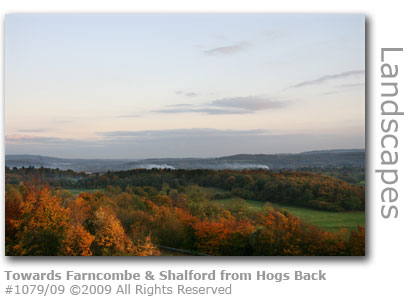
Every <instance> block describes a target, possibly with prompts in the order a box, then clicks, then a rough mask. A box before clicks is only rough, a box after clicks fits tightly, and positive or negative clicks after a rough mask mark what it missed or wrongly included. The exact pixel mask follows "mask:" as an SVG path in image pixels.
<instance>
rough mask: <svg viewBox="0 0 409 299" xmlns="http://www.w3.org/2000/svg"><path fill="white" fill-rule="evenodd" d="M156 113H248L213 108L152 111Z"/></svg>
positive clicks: (238, 110)
mask: <svg viewBox="0 0 409 299" xmlns="http://www.w3.org/2000/svg"><path fill="white" fill-rule="evenodd" d="M153 112H156V113H164V114H179V113H200V114H207V115H223V114H247V113H249V112H248V111H246V110H242V109H215V108H206V107H203V108H179V109H175V108H171V109H159V110H153Z"/></svg>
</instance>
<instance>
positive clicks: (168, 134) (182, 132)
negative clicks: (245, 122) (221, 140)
mask: <svg viewBox="0 0 409 299" xmlns="http://www.w3.org/2000/svg"><path fill="white" fill-rule="evenodd" d="M267 133H269V131H268V130H261V129H259V130H218V129H209V128H192V129H171V130H150V131H107V132H96V134H97V135H100V136H104V137H132V138H148V139H152V138H174V137H192V136H243V135H259V134H267Z"/></svg>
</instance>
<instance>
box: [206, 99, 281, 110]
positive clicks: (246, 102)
mask: <svg viewBox="0 0 409 299" xmlns="http://www.w3.org/2000/svg"><path fill="white" fill-rule="evenodd" d="M210 105H211V106H217V107H232V108H239V109H243V110H246V111H248V112H253V111H258V110H266V109H276V108H283V107H285V106H287V105H288V102H282V101H272V100H270V99H266V98H262V97H257V96H248V97H235V98H224V99H220V100H215V101H213V102H211V103H210Z"/></svg>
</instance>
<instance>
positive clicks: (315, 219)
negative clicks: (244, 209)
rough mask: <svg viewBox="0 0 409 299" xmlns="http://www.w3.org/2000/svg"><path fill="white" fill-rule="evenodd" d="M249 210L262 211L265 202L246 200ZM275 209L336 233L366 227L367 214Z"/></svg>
mask: <svg viewBox="0 0 409 299" xmlns="http://www.w3.org/2000/svg"><path fill="white" fill-rule="evenodd" d="M230 200H231V199H222V200H217V202H218V203H220V204H221V205H225V204H227V203H228V202H229V201H230ZM246 202H247V204H248V206H249V209H251V210H256V211H261V210H262V209H263V207H264V205H265V202H262V201H255V200H246ZM272 206H273V207H275V208H277V209H281V210H286V211H288V212H289V213H291V214H293V215H294V216H296V217H298V218H300V219H301V220H303V221H305V222H307V223H310V224H315V225H317V226H319V227H321V228H322V229H324V230H328V231H334V230H338V229H340V228H347V229H349V230H354V229H356V227H357V225H358V224H359V225H361V226H363V225H365V212H363V211H362V212H361V211H360V212H343V213H339V212H327V211H319V210H313V209H309V208H302V207H294V206H289V205H283V204H272Z"/></svg>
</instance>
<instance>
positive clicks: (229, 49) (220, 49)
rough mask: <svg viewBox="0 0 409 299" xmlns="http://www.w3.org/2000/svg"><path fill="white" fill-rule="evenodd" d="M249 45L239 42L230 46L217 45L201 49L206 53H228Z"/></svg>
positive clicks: (242, 49)
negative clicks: (216, 46) (208, 48)
mask: <svg viewBox="0 0 409 299" xmlns="http://www.w3.org/2000/svg"><path fill="white" fill-rule="evenodd" d="M249 46H250V44H249V43H247V42H240V43H238V44H234V45H231V46H225V47H218V48H213V49H210V50H206V51H203V52H204V53H205V54H207V55H219V54H220V55H230V54H234V53H237V52H241V51H244V50H246V49H247V48H248V47H249Z"/></svg>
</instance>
